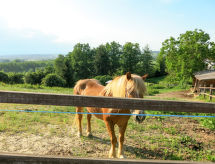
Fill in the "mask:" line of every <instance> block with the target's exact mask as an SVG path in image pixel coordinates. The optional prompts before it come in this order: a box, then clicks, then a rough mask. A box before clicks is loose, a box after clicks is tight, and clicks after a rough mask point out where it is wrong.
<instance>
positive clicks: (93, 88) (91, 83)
mask: <svg viewBox="0 0 215 164" xmlns="http://www.w3.org/2000/svg"><path fill="white" fill-rule="evenodd" d="M146 77H147V75H144V76H142V77H140V76H138V75H134V74H131V73H130V72H128V73H126V75H123V76H119V77H116V78H115V79H113V80H112V81H111V82H110V83H108V84H107V86H103V85H101V84H100V83H99V82H98V81H97V80H95V79H85V80H79V81H78V82H77V83H76V85H75V87H74V94H75V95H86V96H112V97H126V98H143V95H144V93H145V92H146V87H145V84H144V80H145V79H146ZM87 111H88V112H90V113H92V114H93V113H110V115H107V114H106V115H105V114H104V115H95V116H96V117H97V118H99V119H101V120H104V122H105V125H106V127H107V130H108V133H109V135H110V139H111V149H110V152H109V157H110V158H115V157H116V151H115V147H116V143H117V138H116V135H115V132H114V125H115V124H116V125H118V127H119V147H118V154H117V155H118V158H124V155H123V142H124V134H125V130H126V127H127V124H128V120H129V118H130V116H129V115H111V113H127V114H129V113H135V114H142V113H144V112H143V111H142V110H131V111H130V110H122V109H112V108H95V107H88V108H87ZM76 112H83V107H77V108H76ZM91 116H92V115H91V114H87V136H92V134H91V124H90V120H91ZM144 119H145V117H144V116H138V115H136V116H135V120H136V121H137V122H138V123H141V122H142V121H143V120H144ZM81 120H82V114H80V113H79V114H76V123H77V124H78V136H81V135H82V125H81Z"/></svg>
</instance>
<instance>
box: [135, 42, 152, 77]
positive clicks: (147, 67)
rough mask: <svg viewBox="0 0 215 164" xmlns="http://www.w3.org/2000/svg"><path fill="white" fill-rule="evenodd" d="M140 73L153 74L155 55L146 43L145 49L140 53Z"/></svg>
mask: <svg viewBox="0 0 215 164" xmlns="http://www.w3.org/2000/svg"><path fill="white" fill-rule="evenodd" d="M137 69H138V74H140V75H144V74H149V75H152V74H153V69H154V67H153V57H152V51H151V50H150V49H149V46H148V45H146V46H145V47H144V49H143V52H142V53H141V54H140V57H139V62H138V68H137Z"/></svg>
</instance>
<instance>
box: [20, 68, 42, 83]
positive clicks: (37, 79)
mask: <svg viewBox="0 0 215 164" xmlns="http://www.w3.org/2000/svg"><path fill="white" fill-rule="evenodd" d="M44 77H45V73H44V72H43V70H37V71H36V72H28V73H27V74H26V75H25V78H24V79H25V83H27V84H32V85H34V84H41V83H42V79H43V78H44Z"/></svg>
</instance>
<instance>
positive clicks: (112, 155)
mask: <svg viewBox="0 0 215 164" xmlns="http://www.w3.org/2000/svg"><path fill="white" fill-rule="evenodd" d="M105 125H106V127H107V130H108V133H109V135H110V140H111V148H110V151H109V158H116V143H117V139H116V135H115V132H114V124H113V122H112V121H107V120H105Z"/></svg>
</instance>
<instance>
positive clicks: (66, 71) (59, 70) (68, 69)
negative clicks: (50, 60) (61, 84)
mask: <svg viewBox="0 0 215 164" xmlns="http://www.w3.org/2000/svg"><path fill="white" fill-rule="evenodd" d="M54 69H55V72H56V74H57V75H58V76H60V77H62V78H63V79H64V80H66V86H68V87H72V86H73V84H74V82H75V81H74V70H73V67H72V61H71V58H70V57H69V55H67V56H63V55H59V56H58V58H56V59H55V61H54Z"/></svg>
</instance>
